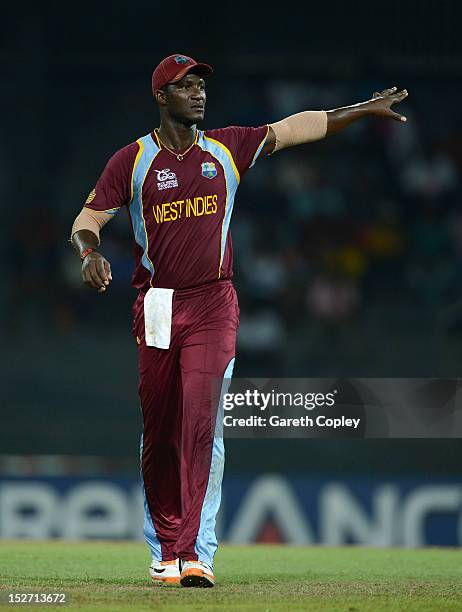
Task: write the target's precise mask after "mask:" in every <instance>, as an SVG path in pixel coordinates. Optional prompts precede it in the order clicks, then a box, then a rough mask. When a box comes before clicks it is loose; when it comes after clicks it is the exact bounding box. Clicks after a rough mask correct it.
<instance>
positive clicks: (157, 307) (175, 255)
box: [71, 54, 407, 587]
mask: <svg viewBox="0 0 462 612" xmlns="http://www.w3.org/2000/svg"><path fill="white" fill-rule="evenodd" d="M211 73H212V68H211V66H209V65H208V64H204V63H198V62H196V61H195V60H194V59H192V58H191V57H188V56H186V55H182V54H174V55H171V56H169V57H167V58H165V59H164V60H162V61H161V62H160V64H159V65H158V66H157V68H156V69H155V70H154V73H153V75H152V93H153V96H154V98H155V100H156V102H157V105H158V108H159V114H160V123H159V127H158V128H156V129H154V130H153V131H150V132H149V133H148V134H146V135H145V136H142V137H141V138H139V139H138V140H136V142H133V143H131V144H129V145H128V146H126V147H124V148H122V149H120V150H119V151H117V152H116V153H115V154H114V155H113V156H112V157H111V158H110V159H109V161H108V163H107V165H106V167H105V169H104V171H103V173H102V174H101V176H100V178H99V180H98V182H97V183H96V186H95V188H94V189H93V190H92V191H91V192H90V195H89V196H88V199H87V200H86V202H85V205H84V207H83V209H82V211H81V212H80V213H79V215H78V216H77V218H76V219H75V222H74V225H73V227H72V233H71V240H72V243H73V245H74V247H75V248H76V250H77V251H78V253H79V255H80V259H81V261H82V277H83V281H84V283H85V284H86V285H87V286H89V287H91V288H92V289H94V290H96V291H97V292H99V293H104V292H105V291H107V289H108V287H109V284H110V282H111V280H112V274H111V266H110V264H109V262H108V261H107V260H106V259H105V258H104V256H103V255H102V254H101V253H100V251H99V248H100V246H101V242H100V231H101V229H102V227H103V226H104V225H105V224H106V223H107V222H108V221H109V220H110V219H112V218H113V216H114V215H115V214H116V213H117V212H118V211H119V210H120V209H121V208H125V209H126V210H127V211H128V216H129V219H130V222H131V226H132V230H133V238H134V254H135V271H134V275H133V281H132V284H133V286H134V287H135V288H136V289H137V290H138V297H137V299H136V301H135V304H134V306H133V336H134V340H135V341H136V342H137V345H138V356H139V397H140V402H141V410H142V416H143V434H142V437H141V445H140V464H141V482H142V488H143V495H144V511H145V517H144V536H145V539H146V542H147V544H148V546H149V548H150V552H151V556H152V563H151V566H150V568H149V571H150V574H151V577H152V579H153V581H154V582H155V583H156V584H175V583H180V584H181V585H182V586H184V587H211V586H213V585H214V582H215V577H214V570H213V559H214V555H215V551H216V549H217V539H216V536H215V517H216V514H217V512H218V509H219V506H220V498H221V482H222V477H223V466H224V446H223V439H222V437H220V436H215V435H214V433H215V427H217V423H218V422H219V418H218V419H217V417H216V415H217V411H218V413H220V411H219V410H218V407H219V404H220V392H219V391H217V385H216V384H214V381H216V380H220V381H229V379H230V378H231V376H232V372H233V366H234V358H235V349H236V333H237V328H238V323H239V307H238V302H237V298H236V292H235V290H234V287H233V283H232V276H233V249H232V242H231V233H230V231H229V226H230V221H231V215H232V212H233V207H234V200H235V195H236V191H237V189H238V187H239V184H240V182H241V180H242V179H243V177H244V175H245V173H246V172H247V170H249V168H251V167H252V166H253V165H254V164H255V162H256V161H257V159H258V158H260V157H262V156H266V155H269V154H271V153H274V152H275V151H279V150H281V149H284V148H287V147H293V146H295V145H298V144H302V143H307V142H310V141H314V140H319V139H321V138H324V137H325V136H327V135H330V134H333V133H335V132H338V131H339V130H342V129H344V128H345V127H347V126H348V125H350V124H351V123H353V122H354V121H356V120H357V119H361V118H363V117H368V116H371V115H375V116H380V117H389V118H391V119H396V120H398V121H406V118H405V117H403V116H402V115H400V114H398V113H396V112H394V111H393V110H392V108H391V107H392V105H393V104H395V103H398V102H401V101H402V100H403V99H404V98H405V97H406V96H407V92H406V90H402V91H397V88H396V87H393V88H391V89H386V90H384V91H382V92H381V93H374V95H373V97H372V98H371V99H370V100H368V101H366V102H363V103H360V104H355V105H353V106H347V107H344V108H338V109H335V110H330V111H327V112H326V111H304V112H300V113H298V114H295V115H292V116H289V117H287V118H285V119H282V120H281V121H278V122H276V123H272V124H270V125H262V126H259V127H236V126H231V127H226V128H222V129H214V130H205V131H203V130H200V129H199V128H198V127H197V124H198V123H200V122H201V121H202V120H203V119H204V113H205V102H206V93H205V78H206V77H207V76H208V75H209V74H211Z"/></svg>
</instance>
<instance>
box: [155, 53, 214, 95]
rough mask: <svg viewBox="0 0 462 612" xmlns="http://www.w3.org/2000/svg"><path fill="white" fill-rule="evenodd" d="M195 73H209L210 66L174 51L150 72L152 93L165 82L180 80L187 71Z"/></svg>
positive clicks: (165, 83) (211, 70)
mask: <svg viewBox="0 0 462 612" xmlns="http://www.w3.org/2000/svg"><path fill="white" fill-rule="evenodd" d="M191 71H194V72H197V74H203V75H206V74H210V73H211V72H213V69H212V66H209V65H208V64H201V63H199V62H196V60H194V59H193V58H192V57H188V56H187V55H181V54H180V53H175V54H174V55H169V56H168V57H166V58H165V59H163V60H162V61H161V62H160V64H159V65H158V66H157V68H156V69H155V70H154V72H153V73H152V93H154V92H155V91H157V90H158V89H161V88H162V87H163V86H164V85H167V83H176V82H177V81H180V80H181V79H182V78H183V77H184V76H185V74H188V72H191Z"/></svg>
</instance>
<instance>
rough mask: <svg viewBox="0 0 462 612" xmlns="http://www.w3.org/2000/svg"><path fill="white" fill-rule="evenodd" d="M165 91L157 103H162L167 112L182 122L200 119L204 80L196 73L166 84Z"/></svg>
mask: <svg viewBox="0 0 462 612" xmlns="http://www.w3.org/2000/svg"><path fill="white" fill-rule="evenodd" d="M164 91H165V92H166V93H165V95H164V96H162V98H161V99H158V102H159V104H162V103H164V104H165V105H166V107H167V108H168V112H169V114H170V115H171V116H172V117H173V118H174V119H177V120H179V121H181V122H182V123H187V124H190V125H192V124H194V123H197V122H198V121H202V119H203V118H204V114H205V98H206V95H205V81H204V79H203V78H202V77H201V76H200V75H198V74H191V73H189V74H187V75H186V76H184V77H183V78H182V79H181V81H178V83H170V84H169V85H167V86H166V88H165V90H164Z"/></svg>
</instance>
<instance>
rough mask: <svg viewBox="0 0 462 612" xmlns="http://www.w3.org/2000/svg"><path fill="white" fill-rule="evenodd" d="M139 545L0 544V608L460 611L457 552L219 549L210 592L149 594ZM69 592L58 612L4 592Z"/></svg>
mask: <svg viewBox="0 0 462 612" xmlns="http://www.w3.org/2000/svg"><path fill="white" fill-rule="evenodd" d="M148 565H149V555H148V553H147V549H146V547H145V546H144V544H142V543H131V542H130V543H128V542H127V543H125V542H124V543H107V542H91V543H88V542H76V543H72V542H71V543H69V542H36V541H34V542H24V541H21V542H5V541H4V542H1V543H0V589H1V597H2V604H1V606H0V608H1V609H2V610H17V609H19V608H21V609H24V608H27V609H39V608H40V609H43V608H45V609H47V610H50V609H53V610H55V609H59V608H60V607H61V608H64V609H67V610H69V609H71V610H73V609H78V610H107V611H111V612H116V611H117V610H161V611H180V610H181V611H182V612H184V611H188V610H197V611H202V610H231V611H234V610H242V611H243V610H268V612H279V611H282V610H284V611H286V610H329V611H334V610H342V611H346V612H356V611H358V612H359V611H363V610H374V611H380V610H396V611H400V612H401V611H402V610H406V611H408V610H428V611H431V612H437V611H438V612H439V611H442V610H462V557H461V553H460V552H459V551H457V550H448V549H426V550H398V549H394V550H386V549H383V550H382V549H371V548H305V547H299V548H298V547H286V546H269V545H260V546H222V547H221V548H220V549H219V551H218V553H217V556H216V563H215V570H216V572H215V573H216V576H217V584H216V586H215V588H213V589H185V588H182V587H176V586H173V587H165V586H154V585H152V584H151V580H150V578H149V575H148V572H147V567H148ZM62 591H66V592H67V593H69V597H70V604H69V605H68V606H66V607H64V606H52V605H47V606H40V605H37V604H35V605H26V604H17V605H8V604H6V603H5V601H6V594H7V593H8V592H15V593H24V592H62Z"/></svg>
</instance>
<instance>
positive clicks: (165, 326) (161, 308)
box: [144, 287, 173, 349]
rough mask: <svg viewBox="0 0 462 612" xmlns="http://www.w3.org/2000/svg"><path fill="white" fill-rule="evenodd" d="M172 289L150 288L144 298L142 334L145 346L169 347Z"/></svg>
mask: <svg viewBox="0 0 462 612" xmlns="http://www.w3.org/2000/svg"><path fill="white" fill-rule="evenodd" d="M172 302H173V289H160V288H157V287H151V289H149V291H148V292H147V293H146V295H145V296H144V332H145V339H146V345H147V346H155V347H157V348H161V349H168V348H169V347H170V339H171V335H172Z"/></svg>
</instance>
